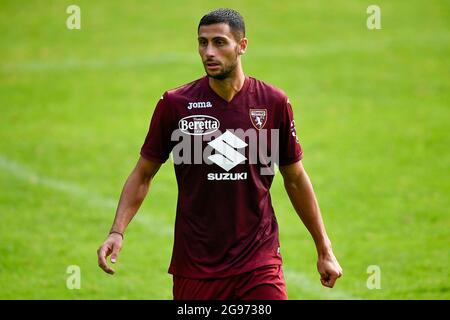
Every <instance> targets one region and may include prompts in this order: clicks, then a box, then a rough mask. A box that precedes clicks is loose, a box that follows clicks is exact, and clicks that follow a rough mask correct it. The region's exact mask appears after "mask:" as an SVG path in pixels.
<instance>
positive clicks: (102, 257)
mask: <svg viewBox="0 0 450 320" xmlns="http://www.w3.org/2000/svg"><path fill="white" fill-rule="evenodd" d="M110 253H111V249H110V248H108V247H107V246H105V245H103V246H101V247H100V248H99V249H98V250H97V255H98V266H99V267H100V268H102V269H103V271H105V272H106V273H108V274H114V272H115V271H114V269H111V268H110V267H109V266H108V263H107V262H106V257H107V256H109V254H110Z"/></svg>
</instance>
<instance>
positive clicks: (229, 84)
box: [208, 68, 245, 102]
mask: <svg viewBox="0 0 450 320" xmlns="http://www.w3.org/2000/svg"><path fill="white" fill-rule="evenodd" d="M208 79H209V86H210V87H211V89H212V90H214V92H215V93H217V94H218V95H219V96H220V97H221V98H223V99H224V100H226V101H228V102H230V101H231V100H232V99H233V97H234V96H235V95H236V94H237V93H238V92H239V91H240V90H241V89H242V87H243V86H244V82H245V75H244V72H243V71H242V69H241V68H238V70H236V73H235V74H234V75H232V76H231V77H228V78H226V79H223V80H219V79H214V78H211V77H208Z"/></svg>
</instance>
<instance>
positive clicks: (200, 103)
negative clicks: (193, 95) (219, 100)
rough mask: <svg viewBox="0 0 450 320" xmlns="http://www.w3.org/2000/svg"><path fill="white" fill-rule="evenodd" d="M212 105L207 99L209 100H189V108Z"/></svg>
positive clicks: (209, 106)
mask: <svg viewBox="0 0 450 320" xmlns="http://www.w3.org/2000/svg"><path fill="white" fill-rule="evenodd" d="M211 107H212V103H211V102H209V101H207V102H189V104H188V106H187V108H188V109H189V110H191V109H192V108H194V109H197V108H211Z"/></svg>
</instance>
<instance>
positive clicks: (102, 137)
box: [0, 0, 450, 299]
mask: <svg viewBox="0 0 450 320" xmlns="http://www.w3.org/2000/svg"><path fill="white" fill-rule="evenodd" d="M72 4H75V5H78V6H79V8H80V9H81V29H79V30H70V29H68V28H67V26H66V20H67V19H68V18H69V16H70V14H68V13H66V9H67V7H68V6H69V5H72ZM371 4H376V5H378V6H379V7H380V9H381V29H380V30H369V29H368V28H367V25H366V21H367V19H368V18H369V16H370V15H369V14H367V12H366V9H367V7H368V6H369V5H371ZM218 7H231V8H234V9H236V10H238V11H239V12H241V14H242V15H243V16H244V18H245V20H246V27H247V37H248V39H249V48H248V51H247V53H246V55H245V56H244V58H243V65H244V71H245V72H246V74H248V75H251V76H253V77H256V78H259V79H262V80H264V81H266V82H269V83H271V84H273V85H275V86H277V87H280V88H282V89H283V90H284V91H285V92H286V93H287V94H288V96H289V98H290V100H291V102H292V105H293V108H294V112H295V118H296V124H297V133H298V135H299V137H300V140H301V143H302V146H303V148H304V151H305V158H304V160H303V163H304V166H305V167H306V170H307V171H308V173H309V175H310V177H311V179H312V183H313V185H314V189H315V192H316V195H317V197H318V200H319V204H320V207H321V211H322V214H323V217H324V220H325V223H326V226H327V229H328V233H329V235H330V238H331V240H332V242H333V248H334V251H335V254H336V256H337V257H338V259H339V261H340V263H341V265H342V267H343V269H344V276H343V278H342V279H340V280H339V281H338V282H337V285H336V287H335V288H334V289H332V290H329V289H326V288H322V286H321V284H320V281H319V274H318V273H317V270H316V253H315V248H314V244H313V241H312V240H311V238H310V236H309V233H308V232H307V231H306V229H305V227H304V226H303V224H302V223H301V221H300V219H299V218H298V216H297V214H296V213H295V211H294V210H293V208H292V206H291V205H290V202H289V199H288V197H287V195H286V193H285V191H284V189H283V186H282V179H281V177H280V175H279V174H277V176H276V177H275V181H274V184H273V187H272V199H273V205H274V208H275V211H276V213H277V218H278V221H279V224H280V241H281V245H282V254H283V259H284V269H285V276H286V281H287V288H288V294H289V298H290V299H449V298H450V283H449V279H450V277H449V239H450V237H449V227H450V220H449V207H450V203H449V196H450V179H449V167H450V154H449V144H450V139H449V138H450V135H449V125H450V105H449V97H450V90H449V89H450V88H449V87H450V77H449V71H450V68H449V67H450V64H449V56H450V32H449V27H450V3H449V1H445V0H442V1H437V0H430V1H384V0H383V1H381V0H380V1H376V3H373V1H370V2H368V1H360V0H358V1H356V0H345V1H344V0H341V1H333V2H330V1H317V0H314V1H313V0H311V1H284V0H279V1H271V0H267V1H214V3H212V2H211V1H195V0H190V1H173V0H166V1H137V0H134V1H132V0H129V1H126V2H124V1H99V0H98V1H87V0H84V1H64V0H59V1H44V0H42V1H12V0H9V1H6V0H1V1H0V298H1V299H171V298H172V294H171V290H172V278H171V276H170V275H169V274H168V273H167V268H168V265H169V261H170V256H171V250H172V244H173V224H174V219H175V206H176V192H177V190H176V181H175V177H174V173H173V165H172V164H171V163H170V161H168V162H167V163H166V164H165V165H164V166H163V167H162V168H161V170H160V172H159V173H158V175H157V176H156V178H155V181H154V183H153V184H152V187H151V190H150V194H149V196H148V197H147V199H146V201H145V203H144V204H143V206H142V208H141V210H140V211H139V213H138V215H137V216H136V218H135V220H134V221H133V222H132V223H131V225H130V227H129V228H128V230H127V232H126V235H125V242H124V247H123V250H122V252H121V255H120V256H119V259H118V263H117V264H116V266H115V268H116V271H117V273H116V275H114V276H112V277H111V276H109V275H107V274H105V273H103V272H102V271H101V270H100V269H99V268H98V266H97V257H96V250H97V248H98V246H99V245H100V244H101V243H102V242H103V240H104V239H105V237H106V235H107V232H108V231H109V228H110V226H111V223H112V220H113V217H114V213H115V207H116V204H117V201H118V198H119V195H120V192H121V189H122V186H123V183H124V182H125V179H126V178H127V176H128V174H129V173H130V171H131V170H132V168H133V167H134V165H135V163H136V161H137V159H138V157H139V150H140V147H141V145H142V143H143V140H144V138H145V135H146V133H147V129H148V125H149V121H150V117H151V115H152V112H153V109H154V106H155V105H156V102H157V101H158V99H159V97H160V96H161V94H162V93H163V92H164V91H165V90H168V89H170V88H174V87H177V86H179V85H182V84H184V83H186V82H189V81H191V80H194V79H197V78H200V77H201V76H203V75H204V70H203V67H202V65H201V63H200V58H199V57H198V55H197V42H196V36H197V35H196V31H197V25H198V21H199V20H200V18H201V17H202V16H203V15H204V14H206V13H207V12H209V11H211V10H213V9H216V8H218ZM70 266H77V267H79V271H80V273H79V275H80V278H79V279H80V285H81V287H80V289H76V288H75V289H70V287H71V285H70V283H72V287H73V283H74V282H71V281H72V280H71V278H70V277H72V276H73V274H72V271H71V270H73V269H71V268H70ZM371 266H375V267H371ZM373 270H375V271H373ZM75 283H76V282H75ZM68 284H69V285H68ZM374 284H375V285H374Z"/></svg>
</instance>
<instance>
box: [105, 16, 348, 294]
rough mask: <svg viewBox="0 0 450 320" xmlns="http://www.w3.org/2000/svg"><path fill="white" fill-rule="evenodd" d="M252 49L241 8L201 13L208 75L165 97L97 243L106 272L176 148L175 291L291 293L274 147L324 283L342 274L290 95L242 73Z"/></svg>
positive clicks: (201, 41) (330, 283)
mask: <svg viewBox="0 0 450 320" xmlns="http://www.w3.org/2000/svg"><path fill="white" fill-rule="evenodd" d="M246 49H247V38H246V37H245V25H244V20H243V18H242V16H241V15H240V14H239V13H238V12H236V11H234V10H231V9H218V10H215V11H212V12H210V13H208V14H206V15H205V16H204V17H203V18H202V19H201V20H200V23H199V26H198V51H199V54H200V57H201V59H202V63H203V66H204V68H205V71H206V76H204V77H202V78H200V79H198V80H195V81H193V82H190V83H188V84H186V85H183V86H181V87H178V88H176V89H173V90H169V91H167V92H165V93H164V94H163V96H162V97H161V99H160V100H159V102H158V104H157V106H156V109H155V111H154V114H153V117H152V120H151V122H150V127H149V131H148V134H147V136H146V138H145V141H144V143H143V145H142V148H141V151H140V158H139V160H138V162H137V165H136V167H135V168H134V170H133V171H132V172H131V174H130V176H129V177H128V179H127V181H126V183H125V186H124V188H123V191H122V194H121V197H120V201H119V204H118V208H117V212H116V216H115V219H114V223H113V225H112V228H111V231H110V233H109V236H108V238H107V239H106V240H105V242H104V243H103V244H102V246H101V247H100V248H99V249H98V252H97V253H98V264H99V266H100V267H101V268H102V269H103V270H104V271H105V272H107V273H110V274H114V270H113V269H112V268H111V267H110V266H108V264H107V260H106V259H107V257H108V256H109V255H111V262H112V263H115V262H116V259H117V256H118V254H119V251H120V249H121V247H122V241H123V234H124V231H125V228H126V227H127V225H128V224H129V222H130V221H131V220H132V218H133V216H134V215H135V214H136V212H137V210H138V209H139V207H140V205H141V203H142V201H143V200H144V198H145V197H146V194H147V191H148V190H149V186H150V184H151V182H152V180H153V177H154V176H155V174H156V173H157V172H158V169H159V168H160V166H161V164H163V163H164V162H165V161H166V160H167V159H168V158H169V154H170V153H171V152H172V155H173V160H174V168H175V174H176V178H177V184H178V204H177V212H176V222H175V237H174V245H173V253H172V260H171V263H170V267H169V273H171V274H172V275H173V297H174V299H229V300H241V299H277V300H278V299H287V292H286V286H285V280H284V277H283V272H282V257H281V252H280V244H279V239H278V225H277V220H276V218H275V214H274V209H273V207H272V204H271V198H270V193H269V189H270V186H271V184H272V180H273V177H274V171H273V166H272V163H270V161H268V160H270V157H269V156H268V155H269V154H270V155H271V156H273V157H274V158H275V160H276V161H275V162H276V163H277V165H278V166H279V170H280V172H281V174H282V176H283V179H284V186H285V189H286V191H287V193H288V195H289V198H290V201H291V203H292V205H293V207H294V208H295V210H296V212H297V213H298V215H299V217H300V218H301V220H302V221H303V223H304V225H305V226H306V227H307V229H308V230H309V232H310V233H311V235H312V238H313V239H314V242H315V245H316V248H317V253H318V261H317V268H318V271H319V273H320V277H321V278H320V281H321V283H322V284H323V285H324V286H326V287H330V288H331V287H333V286H334V284H335V281H336V279H337V278H339V277H340V276H341V275H342V269H341V267H340V265H339V263H338V261H337V260H336V258H335V256H334V254H333V251H332V247H331V242H330V240H329V238H328V236H327V233H326V231H325V227H324V224H323V221H322V217H321V213H320V210H319V205H318V203H317V200H316V197H315V194H314V191H313V188H312V185H311V182H310V179H309V177H308V175H307V173H306V172H305V169H304V168H303V165H302V162H301V160H302V158H303V150H302V148H301V145H300V143H299V140H298V137H297V134H296V131H295V122H294V118H293V112H292V108H291V105H290V102H289V100H288V98H287V97H286V95H285V94H284V93H283V91H281V90H280V89H277V88H275V87H274V86H271V85H269V84H267V83H265V82H263V81H260V80H257V79H255V78H252V77H249V76H246V75H245V74H244V72H243V69H242V64H241V56H242V55H243V54H244V53H245V51H246ZM269 132H270V134H269ZM195 139H197V140H195ZM255 139H256V140H255ZM198 141H200V143H198ZM261 148H262V149H261ZM264 148H265V149H267V150H263V149H264ZM255 150H257V152H254V151H255ZM255 154H256V158H257V159H256V161H255ZM261 154H263V156H262V157H261ZM264 155H265V156H264ZM272 162H273V161H272Z"/></svg>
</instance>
